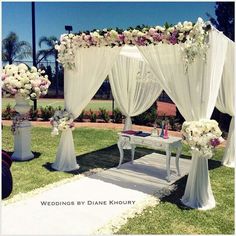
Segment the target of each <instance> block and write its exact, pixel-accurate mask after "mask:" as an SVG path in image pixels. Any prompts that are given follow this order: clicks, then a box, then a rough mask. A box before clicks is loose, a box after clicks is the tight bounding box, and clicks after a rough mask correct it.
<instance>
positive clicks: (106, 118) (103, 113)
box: [99, 108, 110, 123]
mask: <svg viewBox="0 0 236 236" xmlns="http://www.w3.org/2000/svg"><path fill="white" fill-rule="evenodd" d="M99 111H100V114H99V115H100V117H101V119H103V120H104V121H105V122H106V123H108V122H109V121H110V116H109V114H108V111H107V110H106V109H105V108H99Z"/></svg>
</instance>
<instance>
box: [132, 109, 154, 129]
mask: <svg viewBox="0 0 236 236" xmlns="http://www.w3.org/2000/svg"><path fill="white" fill-rule="evenodd" d="M156 117H157V110H156V108H155V107H154V106H152V107H151V108H149V109H148V110H147V111H145V112H144V113H142V114H140V115H138V116H135V117H133V121H134V124H136V125H149V126H150V125H153V123H154V122H155V120H156Z"/></svg>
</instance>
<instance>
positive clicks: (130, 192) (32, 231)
mask: <svg viewBox="0 0 236 236" xmlns="http://www.w3.org/2000/svg"><path fill="white" fill-rule="evenodd" d="M165 161H166V159H165V156H163V155H160V154H155V153H154V154H149V155H147V156H144V157H142V158H140V159H137V160H135V162H134V165H132V164H131V163H125V164H123V165H122V166H121V168H120V169H116V168H112V169H109V170H106V171H103V172H100V173H97V174H94V175H91V176H90V177H84V178H81V179H74V180H73V179H72V181H71V182H68V183H64V184H63V185H60V186H57V187H54V188H51V189H47V190H45V191H42V192H40V193H38V194H37V195H34V196H31V197H29V198H27V199H23V200H20V201H18V202H14V203H9V204H7V205H5V206H3V207H2V227H1V228H2V234H3V235H5V234H10V235H42V234H43V235H44V234H45V235H46V234H47V235H86V234H87V235H88V234H94V232H98V230H99V229H100V231H99V232H101V233H102V232H103V233H104V231H103V228H106V227H105V226H106V225H109V222H112V219H119V218H121V216H122V215H123V217H124V215H125V214H128V212H131V211H132V210H133V211H134V210H135V207H137V206H138V204H139V203H141V202H142V201H144V200H145V199H147V200H148V199H149V198H150V199H151V195H152V194H154V193H155V192H157V191H158V192H160V191H162V190H163V189H165V188H169V187H170V184H172V183H173V182H174V181H176V180H177V179H179V178H180V177H179V176H177V175H176V172H175V168H174V158H172V162H171V169H172V177H171V182H170V183H168V182H166V181H165V177H166V171H165V163H166V162H165ZM189 166H190V160H186V159H180V168H181V174H182V176H183V175H184V174H186V173H187V172H188V169H189ZM152 198H153V197H152ZM42 202H44V203H45V204H46V203H50V204H51V205H47V204H46V205H42ZM62 202H64V203H65V204H67V205H55V204H62ZM144 202H145V201H144ZM147 203H148V201H147ZM53 204H54V205H53ZM117 221H118V220H115V222H117Z"/></svg>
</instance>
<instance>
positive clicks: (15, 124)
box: [11, 112, 29, 134]
mask: <svg viewBox="0 0 236 236" xmlns="http://www.w3.org/2000/svg"><path fill="white" fill-rule="evenodd" d="M28 120H29V114H28V113H26V114H20V113H18V112H17V113H16V114H15V115H14V116H13V118H12V126H11V132H12V133H13V134H16V133H17V132H18V128H19V127H20V125H21V123H22V122H23V121H28Z"/></svg>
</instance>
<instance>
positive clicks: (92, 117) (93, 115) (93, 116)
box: [89, 109, 97, 122]
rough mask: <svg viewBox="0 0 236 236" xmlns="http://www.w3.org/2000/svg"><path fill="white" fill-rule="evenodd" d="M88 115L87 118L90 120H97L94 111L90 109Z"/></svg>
mask: <svg viewBox="0 0 236 236" xmlns="http://www.w3.org/2000/svg"><path fill="white" fill-rule="evenodd" d="M89 112H90V116H89V119H90V121H91V122H96V121H97V114H96V113H94V112H93V111H92V110H91V109H90V111H89Z"/></svg>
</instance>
